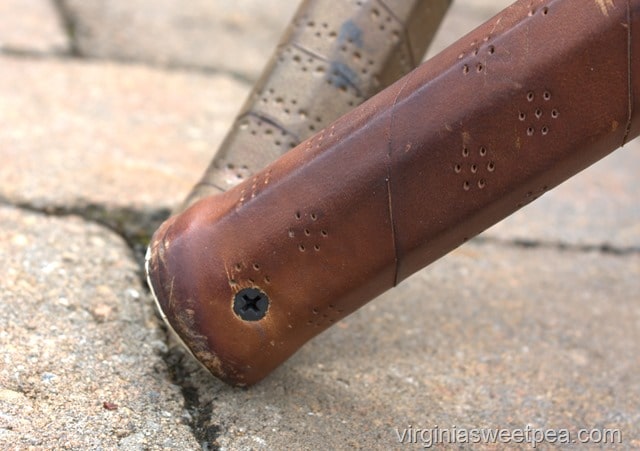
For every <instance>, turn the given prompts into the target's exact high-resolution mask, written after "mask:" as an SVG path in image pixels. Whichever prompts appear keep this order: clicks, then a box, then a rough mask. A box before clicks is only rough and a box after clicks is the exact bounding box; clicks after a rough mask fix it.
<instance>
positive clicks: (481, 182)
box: [478, 179, 487, 189]
mask: <svg viewBox="0 0 640 451" xmlns="http://www.w3.org/2000/svg"><path fill="white" fill-rule="evenodd" d="M485 186H487V182H486V180H485V179H480V180H478V188H480V189H484V187H485Z"/></svg>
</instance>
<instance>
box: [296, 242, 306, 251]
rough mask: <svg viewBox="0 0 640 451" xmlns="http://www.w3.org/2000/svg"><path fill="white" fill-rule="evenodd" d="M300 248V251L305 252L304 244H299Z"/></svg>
mask: <svg viewBox="0 0 640 451" xmlns="http://www.w3.org/2000/svg"><path fill="white" fill-rule="evenodd" d="M298 250H299V251H300V252H304V251H305V250H306V248H305V247H304V244H301V245H299V246H298Z"/></svg>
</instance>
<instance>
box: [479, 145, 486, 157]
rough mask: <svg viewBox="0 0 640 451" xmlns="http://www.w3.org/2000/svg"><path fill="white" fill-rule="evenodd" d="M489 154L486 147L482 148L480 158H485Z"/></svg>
mask: <svg viewBox="0 0 640 451" xmlns="http://www.w3.org/2000/svg"><path fill="white" fill-rule="evenodd" d="M486 154H487V148H486V147H484V146H480V156H481V157H484V156H485V155H486Z"/></svg>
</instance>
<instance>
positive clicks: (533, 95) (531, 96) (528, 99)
mask: <svg viewBox="0 0 640 451" xmlns="http://www.w3.org/2000/svg"><path fill="white" fill-rule="evenodd" d="M535 97H536V95H535V94H534V93H533V91H529V92H528V93H527V101H529V102H533V99H535Z"/></svg>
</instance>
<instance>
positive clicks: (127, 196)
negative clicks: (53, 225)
mask: <svg viewBox="0 0 640 451" xmlns="http://www.w3.org/2000/svg"><path fill="white" fill-rule="evenodd" d="M0 68H1V70H0V123H1V124H2V126H1V127H0V158H1V159H2V160H3V161H5V162H10V163H11V164H3V165H0V180H2V182H0V195H1V196H3V197H5V198H8V199H11V200H12V201H15V202H28V203H33V204H38V205H44V204H54V205H60V204H75V203H78V202H85V203H99V204H109V205H114V204H115V205H128V206H140V205H143V206H154V207H166V206H169V207H173V206H174V205H177V204H178V203H179V202H181V201H182V199H183V198H184V196H185V195H186V193H188V191H189V190H190V189H191V186H192V185H193V184H194V183H195V182H196V181H197V180H198V178H199V177H200V175H201V174H202V172H204V169H205V168H206V166H207V165H208V163H209V161H210V160H211V158H212V156H213V155H214V153H215V149H217V147H218V145H219V142H220V141H221V140H222V138H223V137H224V135H225V133H226V130H227V128H228V127H229V125H230V123H231V121H232V120H233V117H234V116H235V114H236V112H237V110H238V109H239V108H240V105H241V103H242V102H243V101H244V98H245V96H246V95H247V92H248V90H247V88H246V87H245V86H244V85H242V84H240V83H238V82H236V81H234V80H232V79H231V78H229V77H226V76H212V75H209V76H205V75H201V74H193V73H185V72H181V71H172V72H165V71H158V70H154V69H150V68H146V67H141V66H118V65H114V64H112V63H95V64H94V63H86V62H80V61H54V60H40V61H34V60H30V59H21V58H10V57H0Z"/></svg>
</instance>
